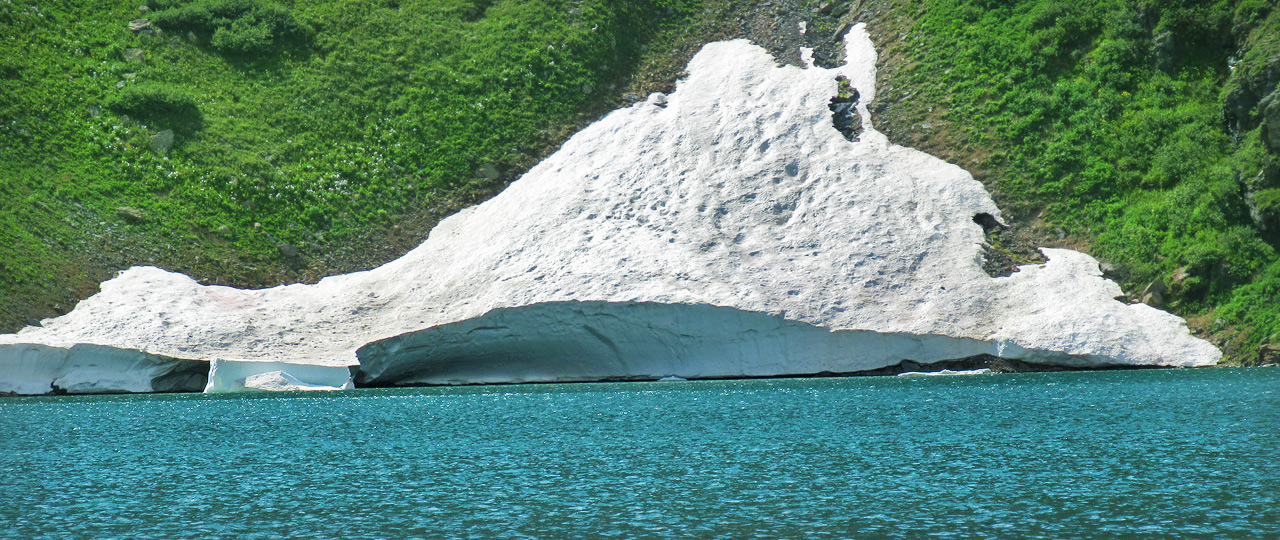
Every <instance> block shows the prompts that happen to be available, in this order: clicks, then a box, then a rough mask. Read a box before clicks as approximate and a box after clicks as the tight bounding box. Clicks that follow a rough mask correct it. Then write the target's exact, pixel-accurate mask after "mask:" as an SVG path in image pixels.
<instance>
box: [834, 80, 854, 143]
mask: <svg viewBox="0 0 1280 540" xmlns="http://www.w3.org/2000/svg"><path fill="white" fill-rule="evenodd" d="M827 108H829V109H831V123H832V125H834V126H835V128H836V131H839V132H840V134H841V135H844V138H845V139H848V140H850V141H857V140H858V136H859V135H861V134H862V117H861V116H859V115H858V89H856V88H851V87H850V86H849V79H848V78H845V77H843V76H841V77H836V95H835V96H834V97H832V98H831V102H830V103H829V104H828V105H827Z"/></svg>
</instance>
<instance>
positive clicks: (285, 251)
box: [276, 242, 298, 259]
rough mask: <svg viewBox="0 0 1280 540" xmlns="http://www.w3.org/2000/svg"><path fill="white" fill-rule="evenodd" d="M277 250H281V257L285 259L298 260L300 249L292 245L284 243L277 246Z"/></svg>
mask: <svg viewBox="0 0 1280 540" xmlns="http://www.w3.org/2000/svg"><path fill="white" fill-rule="evenodd" d="M276 249H279V250H280V255H281V256H283V257H284V258H286V259H296V258H298V248H296V247H293V246H292V245H290V244H286V243H284V242H280V243H278V244H276Z"/></svg>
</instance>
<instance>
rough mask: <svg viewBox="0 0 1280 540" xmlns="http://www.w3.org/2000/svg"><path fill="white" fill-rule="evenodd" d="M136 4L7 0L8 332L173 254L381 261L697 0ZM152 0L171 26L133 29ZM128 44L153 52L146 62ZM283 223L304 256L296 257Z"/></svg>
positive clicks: (589, 97)
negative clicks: (393, 236)
mask: <svg viewBox="0 0 1280 540" xmlns="http://www.w3.org/2000/svg"><path fill="white" fill-rule="evenodd" d="M137 6H138V2H137V1H129V2H125V1H107V0H97V1H86V2H77V3H45V2H35V1H31V0H5V1H4V2H2V3H0V36H3V38H4V39H3V40H0V58H3V60H0V96H3V98H0V162H3V163H5V164H6V166H5V167H4V168H3V170H0V195H2V196H3V197H2V199H0V200H2V201H3V203H0V204H3V206H0V260H3V261H4V263H3V264H4V267H3V268H0V305H3V307H0V310H2V311H3V313H2V314H0V315H3V317H2V318H3V326H4V327H5V328H7V329H14V328H16V325H17V324H18V323H20V322H22V320H23V319H24V318H25V317H27V316H30V315H32V314H39V315H42V316H43V315H51V314H52V313H53V312H56V311H60V310H65V309H68V308H69V307H70V305H71V303H73V302H74V299H75V297H76V296H83V294H84V292H85V291H86V287H89V286H87V285H86V284H87V283H94V282H96V281H97V280H98V279H102V278H104V277H109V276H107V275H104V274H105V273H106V272H109V271H110V270H111V268H112V267H124V266H127V265H130V264H140V263H155V264H160V265H163V266H166V267H168V268H172V269H177V270H182V271H187V272H191V273H193V274H194V275H196V276H198V277H200V278H202V279H205V280H208V281H213V282H225V283H234V284H238V285H265V284H273V283H274V282H283V281H290V280H293V279H301V278H307V277H312V278H314V277H316V276H317V275H318V274H320V273H324V272H327V271H334V270H343V269H350V267H351V266H356V267H358V266H361V265H362V264H364V265H367V264H372V263H376V262H381V261H380V260H378V258H379V257H380V256H383V254H382V253H381V252H379V251H378V250H377V249H376V247H370V246H365V245H363V244H365V243H370V242H369V241H370V240H371V241H372V243H378V242H379V241H380V239H383V240H385V237H387V236H388V234H390V233H385V232H379V231H392V230H393V229H394V228H395V226H396V225H398V224H400V223H403V222H405V221H406V220H410V219H413V218H415V217H417V218H421V217H422V216H423V215H424V214H426V213H428V212H427V209H433V208H438V207H444V208H445V210H447V209H448V208H452V207H456V206H459V205H460V204H461V203H460V202H458V201H459V200H460V198H465V197H467V193H470V192H473V191H480V192H484V191H485V190H489V191H491V190H492V189H493V188H492V186H493V185H494V184H495V181H494V180H491V179H488V178H483V177H481V176H483V175H479V176H478V173H477V171H478V170H480V169H481V168H482V167H483V168H485V170H486V172H487V171H488V170H496V171H498V172H499V173H500V174H502V176H503V177H504V178H510V177H511V176H512V175H513V174H515V173H516V172H518V171H519V170H521V169H522V168H525V167H527V166H529V165H530V162H531V160H532V159H534V158H536V157H537V156H539V155H541V154H544V153H545V152H546V150H547V149H548V148H549V147H550V146H551V145H554V144H556V143H557V141H558V140H559V138H561V137H563V135H564V132H565V131H566V129H568V126H572V125H576V124H578V123H581V121H582V116H583V114H585V113H589V112H591V111H593V110H599V109H600V108H601V104H602V103H603V102H604V101H606V99H608V98H612V97H613V94H614V92H611V89H610V88H611V86H614V85H619V84H621V83H622V82H623V81H624V80H625V79H626V77H627V76H628V75H629V74H630V72H631V70H632V69H633V68H634V66H635V64H636V63H637V62H638V61H639V60H640V58H641V57H642V55H643V54H644V50H645V48H646V46H647V45H648V43H649V42H650V41H652V40H653V39H654V38H655V36H657V35H658V34H659V33H660V32H662V31H663V30H664V29H666V28H669V27H672V26H673V25H676V24H678V23H681V22H682V21H685V20H687V17H688V15H689V14H690V13H691V12H692V10H693V9H694V8H695V7H697V5H696V3H695V2H685V1H679V0H644V1H630V2H611V1H608V0H581V1H557V0H506V1H470V0H420V1H412V0H405V1H399V2H396V1H385V0H384V1H379V2H368V1H363V0H359V1H357V0H347V1H336V2H330V1H325V2H319V1H303V0H299V1H294V2H288V1H285V2H279V3H270V2H266V1H258V0H252V1H250V0H192V1H189V2H182V1H176V2H175V1H156V0H153V1H152V2H150V7H151V11H150V12H149V13H139V11H138V9H137ZM140 17H150V18H152V19H153V21H154V24H155V26H157V27H158V28H159V29H160V30H161V31H162V33H159V34H157V33H148V32H142V33H134V32H131V31H130V30H129V29H128V28H127V24H128V23H129V21H130V20H131V19H135V18H140ZM219 36H221V38H220V37H219ZM133 49H140V50H141V51H142V57H141V59H140V60H130V55H131V54H133V53H134V52H135V51H133ZM165 129H172V130H174V132H175V133H176V137H175V143H174V146H173V149H172V150H170V151H169V152H168V153H167V154H166V155H164V156H160V155H157V154H155V153H154V152H152V151H151V144H150V138H151V137H152V136H153V135H155V134H156V133H157V132H159V131H161V130H165ZM499 181H500V180H499ZM122 206H128V207H131V208H136V209H139V210H141V211H142V212H143V213H144V214H145V215H146V218H145V219H144V220H143V221H141V222H138V223H130V222H126V221H125V220H123V219H121V218H120V217H118V216H117V215H116V210H115V209H116V208H118V207H122ZM371 231H372V232H371ZM380 235H381V236H380ZM280 243H287V244H290V245H292V246H295V247H298V248H299V249H300V250H301V252H302V254H303V257H302V258H301V259H300V260H290V259H289V258H287V257H284V256H283V255H282V254H281V250H278V249H277V247H278V245H279V244H280ZM335 253H336V254H337V255H334V254H335ZM343 254H346V255H343ZM343 256H345V257H346V258H347V260H342V261H336V262H335V260H334V258H335V257H338V258H340V257H343ZM383 258H385V256H383ZM352 259H354V261H355V262H352ZM365 261H368V262H365ZM344 265H345V267H344ZM55 304H57V305H56V306H55ZM33 306H34V307H33Z"/></svg>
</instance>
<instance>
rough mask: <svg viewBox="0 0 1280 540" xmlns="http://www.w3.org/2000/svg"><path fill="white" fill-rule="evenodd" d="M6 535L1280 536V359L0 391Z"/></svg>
mask: <svg viewBox="0 0 1280 540" xmlns="http://www.w3.org/2000/svg"><path fill="white" fill-rule="evenodd" d="M0 434H2V435H0V537H5V538H280V537H289V538H336V537H342V538H415V537H425V538H439V537H469V538H577V537H586V538H712V537H720V538H925V537H929V538H991V537H994V538H1122V537H1123V538H1133V537H1148V538H1214V539H1217V538H1269V539H1275V538H1280V369H1209V370H1193V371H1125V372H1084V373H1041V374H1022V375H982V376H968V377H910V378H908V377H896V378H895V377H868V378H846V379H776V380H755V381H708V382H675V383H626V384H574V385H529V386H489V387H468V388H428V389H403V390H357V391H352V392H346V393H334V394H323V395H315V394H289V395H255V396H245V395H239V396H225V395H224V396H204V395H161V396H104V397H48V398H8V399H0Z"/></svg>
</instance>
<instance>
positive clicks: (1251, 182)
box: [863, 0, 1280, 362]
mask: <svg viewBox="0 0 1280 540" xmlns="http://www.w3.org/2000/svg"><path fill="white" fill-rule="evenodd" d="M1272 4H1273V2H1260V1H1250V0H1246V1H1237V2H1229V1H1219V2H1203V1H1202V2H1194V1H1178V2H1159V3H1151V2H1139V1H1130V0H1108V1H1102V2H1096V3H1095V2H1068V1H1062V0H1036V1H1018V2H992V1H982V0H932V1H928V2H910V3H907V2H898V1H895V0H889V1H886V2H880V3H872V4H871V6H872V7H873V8H874V9H873V10H872V11H874V10H878V11H876V12H875V13H870V12H868V13H869V16H870V17H872V18H876V19H879V20H878V26H877V27H876V29H877V34H878V38H879V42H880V46H881V47H882V50H883V52H884V56H882V59H885V60H887V62H886V64H888V66H889V69H888V70H885V71H882V75H883V77H882V81H881V84H882V86H884V87H885V88H883V89H882V93H881V95H880V96H879V98H878V99H879V100H880V102H881V104H882V109H881V110H880V111H879V113H880V116H881V124H882V126H881V127H882V128H884V129H886V130H887V131H889V132H890V135H891V137H893V138H895V139H897V140H899V141H901V142H903V143H905V144H910V145H913V146H917V147H921V148H924V149H926V150H929V151H931V152H933V153H935V154H938V155H941V156H943V157H946V158H947V159H949V160H951V161H953V162H956V163H958V164H960V165H962V166H964V167H966V168H968V169H969V170H971V171H973V172H974V173H975V175H976V176H978V177H980V178H982V179H983V180H984V182H985V183H987V185H988V186H989V187H990V188H991V189H992V191H993V192H994V193H995V194H996V196H997V200H998V202H999V203H1000V205H1001V207H1002V208H1004V209H1005V211H1006V212H1007V213H1008V214H1010V215H1011V216H1012V217H1013V219H1014V221H1015V222H1016V223H1017V224H1019V225H1021V226H1022V227H1024V228H1025V229H1029V230H1032V231H1033V234H1032V236H1035V238H1034V239H1033V241H1035V242H1038V243H1040V244H1041V245H1052V244H1059V245H1067V246H1070V247H1080V248H1085V249H1087V250H1088V251H1089V252H1090V253H1092V254H1094V255H1095V256H1097V257H1098V258H1099V259H1101V260H1103V261H1108V262H1110V263H1112V264H1113V265H1114V266H1115V267H1116V271H1115V275H1116V277H1117V278H1119V279H1120V280H1121V281H1122V282H1123V285H1124V287H1125V290H1126V291H1128V292H1130V294H1131V295H1133V296H1134V297H1135V298H1136V297H1137V295H1138V294H1139V293H1140V292H1141V291H1142V290H1143V289H1144V288H1145V287H1146V285H1147V284H1149V283H1151V282H1152V281H1156V280H1160V281H1163V282H1164V283H1165V284H1167V285H1168V286H1169V289H1170V290H1169V292H1167V293H1166V294H1165V295H1164V297H1165V305H1166V307H1167V308H1169V309H1171V310H1172V311H1174V312H1176V313H1179V314H1181V315H1184V316H1188V317H1191V318H1192V322H1193V326H1196V327H1197V328H1196V329H1197V331H1203V332H1206V333H1207V334H1211V335H1212V337H1213V339H1214V340H1215V341H1216V342H1217V343H1218V344H1219V345H1222V346H1224V347H1225V348H1226V350H1227V352H1228V354H1229V356H1230V357H1231V358H1232V359H1233V360H1234V361H1238V362H1249V361H1252V360H1254V358H1255V353H1254V351H1255V350H1256V349H1257V346H1258V345H1260V344H1262V343H1266V342H1268V341H1272V342H1277V341H1280V339H1278V338H1277V337H1276V333H1277V332H1280V261H1278V258H1277V254H1276V249H1275V245H1276V244H1275V242H1276V236H1275V233H1274V229H1275V227H1276V226H1277V225H1280V223H1272V224H1271V228H1270V229H1264V228H1263V227H1260V226H1259V224H1258V223H1255V221H1254V220H1253V219H1252V218H1251V216H1250V212H1249V208H1248V205H1247V204H1246V197H1245V195H1246V194H1247V193H1249V192H1251V191H1257V189H1258V188H1259V186H1258V185H1256V184H1257V183H1258V182H1259V174H1260V171H1262V170H1263V169H1264V168H1266V167H1267V166H1268V165H1269V164H1272V165H1271V166H1274V165H1273V164H1274V163H1275V162H1276V158H1275V156H1274V155H1271V154H1269V153H1268V152H1267V151H1266V149H1265V148H1264V147H1263V144H1262V139H1261V136H1260V133H1259V128H1258V127H1257V126H1258V117H1257V114H1258V112H1257V110H1256V108H1255V109H1253V110H1245V111H1244V112H1243V113H1242V114H1241V113H1239V112H1235V111H1234V109H1233V105H1234V103H1235V102H1234V101H1232V99H1231V98H1232V97H1233V95H1234V94H1232V92H1231V89H1232V88H1233V87H1237V86H1240V85H1242V84H1245V85H1248V84H1255V85H1256V84H1259V81H1258V79H1259V77H1258V73H1259V72H1261V71H1265V68H1264V64H1265V62H1266V61H1267V59H1268V58H1270V57H1273V56H1274V55H1276V54H1277V52H1280V49H1278V48H1277V40H1278V39H1280V10H1272V9H1271V8H1272V7H1273V6H1272ZM863 16H868V14H864V15H863ZM1162 34H1164V35H1167V36H1170V37H1171V38H1172V39H1171V42H1172V43H1173V44H1174V45H1173V46H1172V47H1168V48H1167V49H1166V51H1168V52H1167V53H1166V52H1162V51H1161V50H1160V45H1159V43H1160V40H1161V39H1162V38H1161V35H1162ZM1164 39H1167V38H1164ZM1241 52H1244V53H1246V54H1243V55H1242V56H1243V62H1242V63H1239V64H1237V65H1236V66H1235V69H1234V70H1232V69H1231V68H1230V67H1229V60H1230V62H1232V63H1234V62H1236V61H1237V60H1240V59H1237V58H1233V56H1234V55H1238V54H1240V53H1241ZM1250 77H1252V78H1253V80H1252V82H1250V81H1248V80H1247V79H1249V78H1250ZM1271 84H1274V83H1271ZM1269 89H1270V88H1268V89H1266V90H1269ZM1246 101H1247V100H1246ZM1264 187H1265V186H1264ZM1268 235H1270V236H1268Z"/></svg>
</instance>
